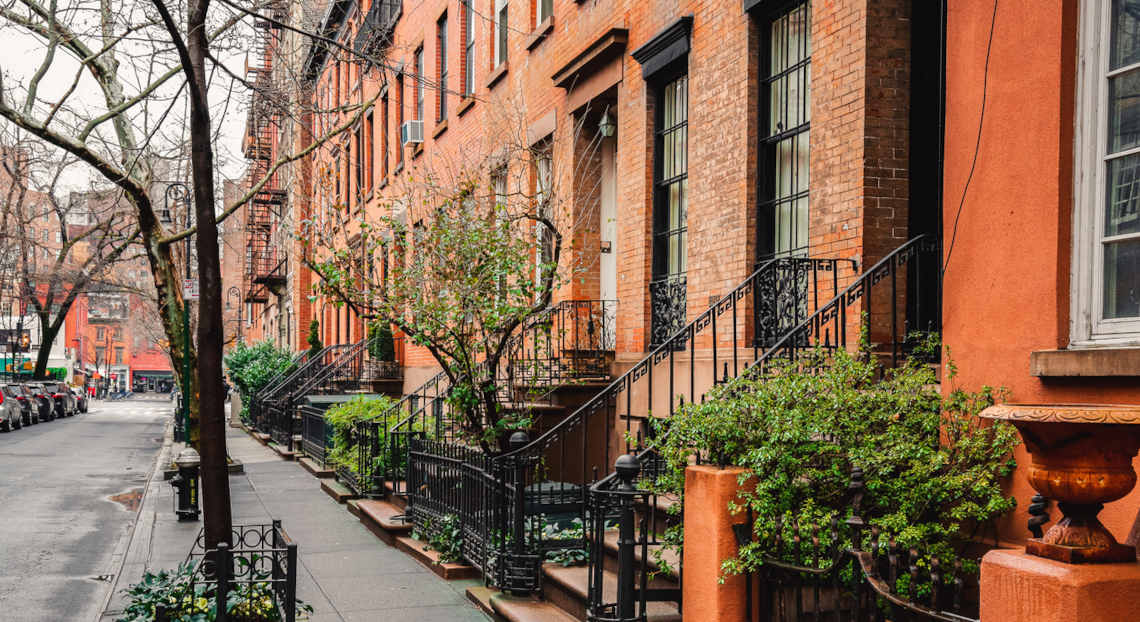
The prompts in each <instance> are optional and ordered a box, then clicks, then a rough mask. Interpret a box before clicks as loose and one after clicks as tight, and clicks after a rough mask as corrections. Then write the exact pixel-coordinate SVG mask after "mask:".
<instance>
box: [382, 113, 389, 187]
mask: <svg viewBox="0 0 1140 622" xmlns="http://www.w3.org/2000/svg"><path fill="white" fill-rule="evenodd" d="M388 132H389V129H388V96H387V95H385V96H384V97H382V98H380V177H381V179H387V177H388Z"/></svg>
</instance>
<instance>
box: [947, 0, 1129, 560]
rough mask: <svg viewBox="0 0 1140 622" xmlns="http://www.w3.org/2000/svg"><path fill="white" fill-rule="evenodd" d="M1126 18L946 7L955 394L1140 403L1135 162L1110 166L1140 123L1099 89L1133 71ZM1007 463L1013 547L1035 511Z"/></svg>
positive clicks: (1017, 7)
mask: <svg viewBox="0 0 1140 622" xmlns="http://www.w3.org/2000/svg"><path fill="white" fill-rule="evenodd" d="M1120 4H1122V3H1119V2H1100V1H1091V0H1059V1H1057V2H1049V3H1045V4H1042V3H1040V2H1022V1H1020V0H1014V1H1012V2H1001V3H1000V4H998V3H996V2H990V1H988V0H973V1H969V0H950V1H949V2H948V11H947V25H948V27H947V40H946V46H947V50H952V53H949V54H947V65H946V131H945V137H946V138H945V141H946V148H945V154H946V155H945V182H944V184H945V199H944V202H943V223H944V229H943V237H944V241H945V242H944V243H945V247H946V250H945V253H946V255H947V257H946V259H945V263H946V268H945V278H944V284H943V287H944V313H943V339H944V341H945V343H946V344H947V345H948V346H950V348H951V352H952V356H953V358H954V360H955V361H956V363H957V364H958V366H959V367H960V369H961V374H960V375H959V377H958V380H957V382H959V383H961V384H962V385H963V386H970V387H976V386H978V385H981V384H988V385H992V386H1000V387H1005V388H1007V389H1008V390H1009V401H1011V402H1023V403H1052V404H1064V403H1100V404H1113V403H1119V404H1136V403H1137V402H1140V383H1138V382H1137V377H1138V376H1140V349H1137V346H1140V332H1137V331H1136V327H1135V321H1136V319H1137V318H1140V306H1138V302H1140V301H1138V299H1137V297H1136V294H1137V293H1138V292H1140V288H1138V286H1140V252H1138V251H1137V246H1136V245H1137V242H1136V241H1135V238H1136V234H1137V232H1140V228H1137V226H1136V224H1134V223H1135V221H1136V216H1135V214H1136V206H1137V201H1138V200H1140V196H1138V195H1136V194H1135V192H1134V191H1133V190H1132V188H1133V187H1134V186H1133V184H1134V182H1132V181H1131V179H1132V177H1131V174H1132V173H1131V171H1132V170H1133V169H1132V167H1133V166H1135V164H1133V162H1132V160H1133V159H1134V158H1135V156H1129V155H1123V156H1120V155H1118V154H1119V153H1121V152H1122V151H1124V152H1126V151H1127V149H1126V147H1127V145H1131V144H1134V142H1135V139H1134V136H1135V132H1136V131H1137V125H1138V122H1140V116H1138V113H1140V111H1138V110H1137V108H1136V106H1135V105H1134V104H1130V103H1128V100H1127V99H1126V98H1125V99H1121V100H1119V101H1111V100H1108V99H1107V98H1108V97H1109V96H1108V95H1107V92H1108V89H1109V87H1110V83H1112V82H1113V78H1107V77H1106V76H1107V75H1109V72H1112V71H1117V72H1120V71H1122V70H1123V71H1124V74H1127V73H1128V72H1129V71H1131V70H1132V69H1131V67H1132V65H1130V63H1134V62H1135V61H1136V60H1140V57H1137V56H1136V54H1135V52H1133V51H1132V50H1133V49H1134V47H1133V46H1134V45H1135V43H1134V42H1135V41H1136V40H1135V39H1134V38H1133V35H1132V33H1134V32H1136V29H1137V28H1138V27H1140V22H1138V21H1136V17H1135V16H1133V15H1132V13H1131V12H1129V11H1121V12H1119V14H1117V13H1114V12H1113V11H1110V5H1112V6H1117V5H1120ZM1109 33H1112V34H1111V36H1109ZM1113 45H1115V46H1117V48H1118V49H1117V50H1116V51H1114V52H1112V53H1111V54H1110V53H1109V50H1110V49H1111V46H1113ZM1110 67H1112V68H1111V69H1110ZM1124 74H1117V75H1124ZM983 106H984V115H983ZM1101 115H1104V116H1103V117H1102V116H1101ZM1109 119H1112V121H1111V122H1110V121H1109ZM1112 128H1115V129H1112ZM1104 132H1114V133H1115V138H1113V139H1112V140H1113V141H1114V142H1115V143H1116V144H1115V145H1112V144H1110V143H1108V142H1106V141H1107V140H1108V139H1106V138H1105V137H1104ZM1122 141H1123V142H1124V145H1125V146H1124V147H1121V144H1122ZM1106 259H1107V260H1108V261H1106ZM1106 263H1107V264H1108V267H1107V268H1106V265H1105V264H1106ZM1111 289H1115V290H1116V294H1115V295H1113V294H1111V293H1107V292H1108V290H1111ZM1017 459H1018V462H1019V464H1020V465H1022V467H1021V469H1019V472H1018V473H1017V474H1015V476H1014V478H1013V480H1012V482H1011V491H1012V492H1013V494H1015V495H1016V497H1017V499H1018V501H1019V507H1018V510H1017V511H1016V512H1015V513H1014V514H1013V515H1012V516H1011V517H1009V519H1008V520H1007V521H1006V523H1005V524H1004V525H1003V529H1002V537H1003V539H1005V540H1008V541H1014V542H1019V541H1023V540H1024V539H1025V538H1026V537H1028V535H1029V534H1028V531H1027V530H1026V529H1025V521H1026V518H1027V515H1026V513H1025V511H1026V510H1025V508H1026V506H1027V505H1028V500H1029V498H1030V497H1031V496H1032V495H1033V491H1032V489H1031V488H1029V486H1028V483H1027V481H1026V479H1025V477H1024V468H1025V467H1024V465H1026V464H1028V456H1027V455H1026V454H1025V451H1024V449H1023V448H1021V449H1019V450H1018V455H1017ZM1137 507H1140V490H1133V492H1132V494H1130V495H1129V496H1128V497H1126V498H1125V499H1123V500H1120V501H1117V502H1115V503H1111V504H1109V505H1108V506H1107V507H1106V508H1105V509H1104V511H1103V512H1102V513H1101V518H1102V520H1103V521H1104V523H1105V524H1106V525H1107V526H1108V527H1109V529H1110V530H1112V531H1113V532H1114V533H1115V534H1116V535H1117V537H1118V539H1120V540H1123V539H1124V538H1125V537H1126V536H1127V535H1128V533H1129V530H1130V529H1132V528H1133V522H1134V520H1135V519H1136V517H1137ZM1051 513H1052V514H1053V518H1054V519H1056V518H1058V517H1059V513H1058V511H1057V510H1056V508H1053V509H1052V510H1051Z"/></svg>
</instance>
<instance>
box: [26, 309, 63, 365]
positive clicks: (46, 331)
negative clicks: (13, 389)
mask: <svg viewBox="0 0 1140 622" xmlns="http://www.w3.org/2000/svg"><path fill="white" fill-rule="evenodd" d="M38 315H39V318H40V351H39V352H38V353H37V354H36V369H35V371H33V372H32V377H33V378H36V379H37V380H38V379H40V378H46V377H47V367H48V359H49V358H51V345H52V343H53V342H55V337H56V335H58V334H59V326H56V325H53V324H49V323H48V322H47V318H46V316H47V314H46V313H41V314H38ZM16 371H19V370H16Z"/></svg>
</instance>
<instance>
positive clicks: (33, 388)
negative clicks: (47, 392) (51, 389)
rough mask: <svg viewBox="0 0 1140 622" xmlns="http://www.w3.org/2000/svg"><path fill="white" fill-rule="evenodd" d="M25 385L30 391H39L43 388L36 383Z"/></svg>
mask: <svg viewBox="0 0 1140 622" xmlns="http://www.w3.org/2000/svg"><path fill="white" fill-rule="evenodd" d="M27 387H28V391H31V392H32V393H40V392H42V391H43V390H44V389H43V387H41V386H40V385H38V384H29V385H27Z"/></svg>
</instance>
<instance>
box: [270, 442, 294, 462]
mask: <svg viewBox="0 0 1140 622" xmlns="http://www.w3.org/2000/svg"><path fill="white" fill-rule="evenodd" d="M267 446H268V447H269V448H270V449H272V450H273V451H274V452H275V453H276V454H277V455H278V456H280V457H281V459H282V460H292V459H294V458H296V457H297V454H296V453H295V452H293V451H291V450H288V449H285V448H284V447H282V446H281V445H278V444H277V443H274V442H273V441H269V443H267Z"/></svg>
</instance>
